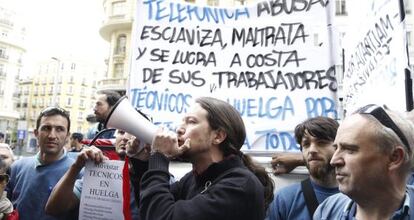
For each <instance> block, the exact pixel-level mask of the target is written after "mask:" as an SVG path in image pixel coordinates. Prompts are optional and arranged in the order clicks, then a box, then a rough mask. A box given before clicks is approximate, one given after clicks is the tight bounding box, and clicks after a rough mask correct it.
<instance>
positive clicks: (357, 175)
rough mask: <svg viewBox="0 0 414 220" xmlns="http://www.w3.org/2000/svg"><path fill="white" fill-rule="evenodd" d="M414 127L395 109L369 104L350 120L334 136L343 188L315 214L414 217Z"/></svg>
mask: <svg viewBox="0 0 414 220" xmlns="http://www.w3.org/2000/svg"><path fill="white" fill-rule="evenodd" d="M413 131H414V126H413V124H412V123H410V122H409V121H408V120H407V119H405V118H403V117H401V116H399V115H398V114H396V113H395V112H392V111H387V110H385V109H384V108H382V107H379V106H376V105H367V106H365V107H362V108H361V109H359V110H357V111H356V112H355V113H354V114H352V115H350V116H348V117H347V118H345V119H344V121H343V122H342V124H341V125H340V126H339V128H338V132H337V135H336V138H335V141H334V147H335V149H336V150H335V153H334V155H333V157H332V160H331V164H332V166H334V167H335V173H336V180H337V181H338V186H339V191H341V192H342V193H338V194H336V195H333V196H331V197H329V198H328V199H326V200H325V201H324V202H323V203H322V204H320V205H319V207H318V209H317V210H316V212H315V215H314V219H344V220H345V219H412V218H413V216H414V187H413V186H410V185H406V181H407V178H408V175H409V173H410V172H411V161H412V156H413V147H414V135H412V132H413Z"/></svg>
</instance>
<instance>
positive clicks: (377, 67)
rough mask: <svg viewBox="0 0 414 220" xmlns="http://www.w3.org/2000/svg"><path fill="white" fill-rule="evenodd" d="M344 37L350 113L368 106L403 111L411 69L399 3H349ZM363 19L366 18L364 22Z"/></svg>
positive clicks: (371, 0)
mask: <svg viewBox="0 0 414 220" xmlns="http://www.w3.org/2000/svg"><path fill="white" fill-rule="evenodd" d="M349 3H350V8H352V9H354V8H355V9H359V10H353V11H351V10H350V14H349V18H350V19H351V20H350V25H349V30H348V31H347V34H346V36H345V42H346V46H345V48H346V49H345V74H344V79H343V81H344V87H343V91H344V95H343V96H344V105H345V109H346V110H347V112H349V113H351V112H353V111H354V110H356V109H357V108H358V107H361V106H363V105H366V104H371V103H374V104H386V105H387V106H388V107H390V108H392V109H395V110H399V111H404V110H405V107H406V104H405V84H404V80H405V75H404V69H405V68H406V67H407V66H408V62H407V59H408V58H407V53H406V34H405V28H404V25H403V23H401V16H400V11H399V1H390V0H367V1H356V0H353V1H350V2H349ZM361 18H363V19H361Z"/></svg>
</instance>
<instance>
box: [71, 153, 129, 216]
mask: <svg viewBox="0 0 414 220" xmlns="http://www.w3.org/2000/svg"><path fill="white" fill-rule="evenodd" d="M123 167H124V161H119V160H105V161H104V162H102V163H100V164H95V163H94V162H92V161H88V162H87V163H86V165H85V172H84V176H83V186H82V193H81V200H80V207H79V220H92V219H93V220H110V219H120V220H121V219H124V215H123V206H122V202H123V196H122V195H123V194H122V178H123V177H122V169H123Z"/></svg>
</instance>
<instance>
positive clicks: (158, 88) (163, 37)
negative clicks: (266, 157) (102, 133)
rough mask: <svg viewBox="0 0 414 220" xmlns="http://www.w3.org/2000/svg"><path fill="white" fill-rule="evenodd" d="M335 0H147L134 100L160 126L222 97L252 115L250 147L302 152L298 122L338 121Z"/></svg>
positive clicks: (137, 22) (137, 38)
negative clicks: (200, 102)
mask: <svg viewBox="0 0 414 220" xmlns="http://www.w3.org/2000/svg"><path fill="white" fill-rule="evenodd" d="M334 3H335V2H334V1H328V0H303V1H302V0H301V1H274V0H268V1H261V2H257V3H255V4H252V5H249V6H240V7H233V8H223V7H209V6H199V5H194V4H188V3H182V2H177V1H168V0H150V1H146V0H138V1H137V11H136V12H135V13H136V15H135V19H134V27H133V34H132V57H131V72H130V77H129V85H128V89H127V94H128V96H129V99H130V100H131V103H132V105H133V106H134V107H137V108H140V109H143V111H144V112H147V113H149V114H151V115H153V116H154V122H155V123H156V124H161V125H163V126H166V127H168V128H170V129H175V127H176V126H177V121H176V120H180V118H181V116H183V114H185V113H186V112H187V111H188V108H189V106H190V104H191V103H192V101H194V99H196V98H197V97H200V96H212V97H216V98H219V99H222V100H225V101H227V102H228V103H230V104H231V105H233V106H234V107H235V108H236V109H237V110H238V111H239V112H240V114H241V116H242V117H243V119H244V122H245V124H246V129H247V140H246V142H245V145H244V146H243V148H242V150H244V151H265V152H267V151H298V150H299V148H298V146H297V144H296V142H295V140H294V137H293V132H292V131H293V129H294V127H295V125H296V124H298V123H300V122H302V121H303V120H305V119H306V118H309V117H314V116H328V117H332V118H337V110H336V109H337V108H336V106H337V102H336V91H337V82H336V78H335V64H336V63H337V61H336V60H335V57H336V56H335V54H334V53H336V51H338V47H337V43H336V41H335V40H334V37H333V31H332V24H331V20H332V18H333V12H334V10H333V5H334ZM178 122H179V121H178Z"/></svg>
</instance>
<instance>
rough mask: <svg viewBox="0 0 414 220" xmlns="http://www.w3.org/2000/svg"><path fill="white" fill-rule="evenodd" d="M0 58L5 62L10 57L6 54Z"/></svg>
mask: <svg viewBox="0 0 414 220" xmlns="http://www.w3.org/2000/svg"><path fill="white" fill-rule="evenodd" d="M0 58H1V59H4V60H8V59H9V55H6V54H0Z"/></svg>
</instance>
